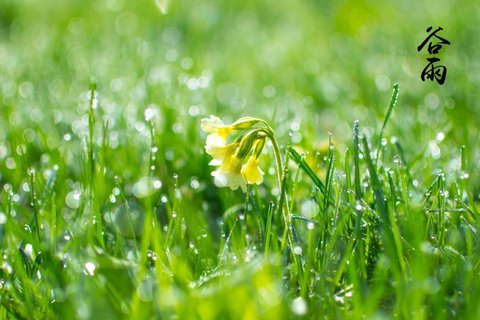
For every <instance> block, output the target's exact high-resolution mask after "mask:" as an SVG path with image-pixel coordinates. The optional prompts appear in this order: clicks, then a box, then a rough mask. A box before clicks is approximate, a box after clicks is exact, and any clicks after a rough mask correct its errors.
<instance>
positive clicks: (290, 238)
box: [268, 126, 294, 250]
mask: <svg viewBox="0 0 480 320" xmlns="http://www.w3.org/2000/svg"><path fill="white" fill-rule="evenodd" d="M268 131H269V132H268V137H269V139H270V141H272V145H273V154H274V155H275V162H276V165H277V178H278V187H279V188H280V198H279V204H278V205H279V210H282V208H280V206H282V207H283V210H282V212H283V220H284V222H285V230H287V232H286V234H287V237H285V236H284V237H283V240H282V250H283V249H285V245H286V240H287V239H288V243H289V245H290V248H291V250H293V248H294V247H293V230H292V223H291V219H290V208H289V206H288V198H287V193H286V191H285V190H284V188H285V185H284V183H283V180H284V179H285V178H286V171H287V170H285V171H284V170H283V163H282V157H281V154H280V148H279V146H278V143H277V140H276V139H275V136H274V135H273V130H272V128H270V127H269V126H268ZM282 200H283V201H282ZM286 238H287V239H286Z"/></svg>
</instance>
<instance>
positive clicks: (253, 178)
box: [241, 156, 264, 184]
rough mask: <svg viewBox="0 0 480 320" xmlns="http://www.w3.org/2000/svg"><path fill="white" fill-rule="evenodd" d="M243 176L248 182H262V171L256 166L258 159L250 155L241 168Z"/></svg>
mask: <svg viewBox="0 0 480 320" xmlns="http://www.w3.org/2000/svg"><path fill="white" fill-rule="evenodd" d="M241 173H242V176H243V178H244V179H245V180H246V181H247V183H249V184H261V183H262V182H263V174H264V173H263V171H262V170H261V169H260V168H259V167H258V159H257V157H255V156H251V157H250V158H249V159H248V161H247V163H245V164H244V165H243V166H242V170H241Z"/></svg>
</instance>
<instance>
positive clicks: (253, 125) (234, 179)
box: [201, 115, 271, 191]
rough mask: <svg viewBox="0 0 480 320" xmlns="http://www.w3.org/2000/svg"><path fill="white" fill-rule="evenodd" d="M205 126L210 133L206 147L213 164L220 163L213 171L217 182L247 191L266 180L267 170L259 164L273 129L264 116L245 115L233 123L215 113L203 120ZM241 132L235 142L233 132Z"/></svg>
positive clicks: (204, 129) (202, 123)
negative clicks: (269, 133)
mask: <svg viewBox="0 0 480 320" xmlns="http://www.w3.org/2000/svg"><path fill="white" fill-rule="evenodd" d="M201 128H202V130H203V131H205V132H206V133H208V136H207V139H206V144H205V150H206V152H207V153H208V154H209V155H210V156H211V157H212V158H213V159H212V161H210V165H212V166H216V167H217V168H216V170H214V171H213V172H212V176H213V177H214V181H215V184H216V185H217V186H219V187H229V188H231V189H233V190H236V189H238V188H239V187H240V188H241V189H242V190H243V191H246V185H247V184H260V183H262V182H263V171H262V170H261V169H260V168H259V166H258V162H259V160H258V158H259V156H260V153H261V151H262V149H263V147H264V145H265V137H266V134H268V132H269V131H268V130H271V129H270V127H268V126H267V125H266V123H265V122H264V121H262V120H260V119H256V118H251V117H244V118H240V119H238V120H237V121H235V122H234V123H232V124H231V125H225V124H224V123H223V122H222V120H220V119H219V118H217V117H215V116H213V115H211V116H210V117H209V118H205V119H202V122H201ZM236 132H238V135H236V137H235V138H233V141H232V142H230V143H228V139H229V138H230V136H231V135H233V134H234V133H236Z"/></svg>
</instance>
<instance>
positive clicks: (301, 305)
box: [290, 297, 308, 316]
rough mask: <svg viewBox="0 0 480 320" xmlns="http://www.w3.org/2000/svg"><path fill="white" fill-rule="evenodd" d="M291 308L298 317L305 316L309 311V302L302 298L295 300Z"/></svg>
mask: <svg viewBox="0 0 480 320" xmlns="http://www.w3.org/2000/svg"><path fill="white" fill-rule="evenodd" d="M290 307H291V309H292V312H293V313H294V314H296V315H298V316H303V315H305V314H306V313H307V311H308V306H307V302H306V301H305V300H304V299H303V298H302V297H298V298H295V299H293V301H292V304H291V306H290Z"/></svg>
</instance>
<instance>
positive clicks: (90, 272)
mask: <svg viewBox="0 0 480 320" xmlns="http://www.w3.org/2000/svg"><path fill="white" fill-rule="evenodd" d="M95 269H96V267H95V264H93V262H87V263H85V267H84V269H83V272H84V273H85V274H86V275H87V276H94V275H95Z"/></svg>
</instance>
